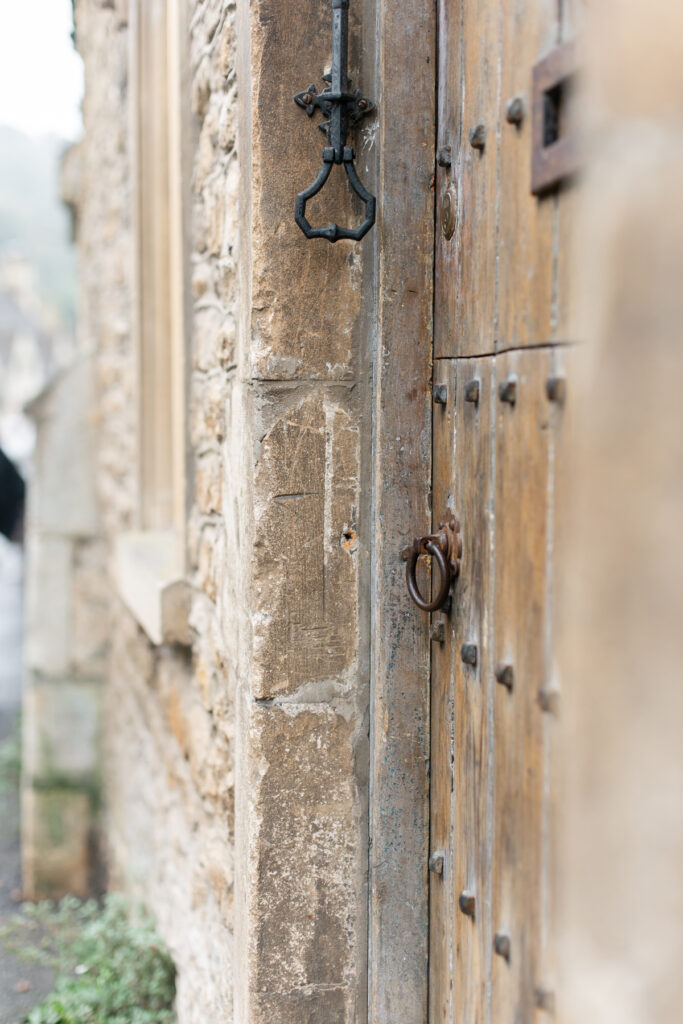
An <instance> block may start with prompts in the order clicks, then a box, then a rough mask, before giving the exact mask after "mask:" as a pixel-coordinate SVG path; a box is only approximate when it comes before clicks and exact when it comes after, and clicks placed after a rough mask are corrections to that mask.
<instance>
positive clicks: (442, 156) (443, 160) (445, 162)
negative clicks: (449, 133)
mask: <svg viewBox="0 0 683 1024" xmlns="http://www.w3.org/2000/svg"><path fill="white" fill-rule="evenodd" d="M436 162H437V164H438V165H439V167H450V166H451V163H452V156H451V147H450V146H442V147H441V149H440V150H439V151H438V153H437V154H436Z"/></svg>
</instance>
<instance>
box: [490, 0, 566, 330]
mask: <svg viewBox="0 0 683 1024" xmlns="http://www.w3.org/2000/svg"><path fill="white" fill-rule="evenodd" d="M502 15H503V17H502V24H503V39H502V60H501V69H502V89H501V104H500V111H499V120H500V196H499V202H500V223H499V249H498V257H499V282H498V289H499V292H498V294H499V299H498V329H497V343H498V347H499V348H503V349H507V348H513V347H517V346H521V345H528V344H538V343H542V342H548V341H550V339H551V335H552V304H553V271H554V263H553V227H554V206H555V204H554V199H553V196H552V195H551V196H549V197H541V198H539V197H537V196H535V195H532V194H531V191H530V186H531V149H532V131H531V104H532V89H531V86H532V68H533V66H534V64H535V63H536V62H537V61H538V60H539V59H540V57H542V56H545V54H546V53H547V52H548V51H549V50H551V49H552V48H553V46H554V45H555V44H556V41H557V32H558V19H557V0H502ZM513 101H521V103H522V105H523V110H524V116H523V117H522V120H521V121H514V120H513V121H510V120H508V113H507V111H508V109H510V108H509V106H508V105H509V104H511V103H512V102H513ZM514 113H515V111H514V110H512V111H511V114H510V116H512V115H514Z"/></svg>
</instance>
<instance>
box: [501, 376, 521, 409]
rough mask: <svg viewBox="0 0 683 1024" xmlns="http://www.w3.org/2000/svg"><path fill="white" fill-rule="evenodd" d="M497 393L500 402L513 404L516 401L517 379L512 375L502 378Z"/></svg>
mask: <svg viewBox="0 0 683 1024" xmlns="http://www.w3.org/2000/svg"><path fill="white" fill-rule="evenodd" d="M498 395H499V397H500V400H501V402H507V404H508V405H514V404H515V402H516V401H517V381H516V379H515V378H514V377H508V379H507V380H504V381H503V382H502V383H501V385H500V387H499V388H498Z"/></svg>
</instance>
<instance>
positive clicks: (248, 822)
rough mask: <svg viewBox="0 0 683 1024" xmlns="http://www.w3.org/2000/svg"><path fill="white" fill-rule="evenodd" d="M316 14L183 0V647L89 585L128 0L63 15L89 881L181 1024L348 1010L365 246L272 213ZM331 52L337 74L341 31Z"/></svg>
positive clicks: (354, 906) (111, 450)
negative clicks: (95, 683) (187, 183)
mask: <svg viewBox="0 0 683 1024" xmlns="http://www.w3.org/2000/svg"><path fill="white" fill-rule="evenodd" d="M318 7H319V9H318V8H316V12H315V16H314V17H313V19H311V17H310V12H309V13H308V14H306V12H303V11H299V10H298V9H293V8H292V6H291V5H289V4H285V3H277V2H275V0H262V2H259V3H257V4H252V5H250V4H248V3H246V2H243V3H241V5H240V11H239V12H238V11H237V10H236V5H235V4H234V3H232V2H227V0H188V4H187V23H188V26H189V28H188V33H187V36H186V39H185V46H186V50H187V59H188V69H187V83H186V84H187V90H186V95H187V99H188V103H191V116H190V118H189V120H188V123H191V128H190V129H189V132H188V137H187V138H186V139H185V140H184V143H183V148H184V151H185V153H186V154H187V155H188V162H189V164H190V167H191V187H190V189H189V190H188V193H189V194H188V202H187V210H186V221H187V232H188V241H187V245H188V265H189V278H190V280H189V288H188V294H189V297H190V301H189V306H190V309H189V316H188V354H187V410H188V417H187V419H188V423H187V447H188V461H187V466H188V488H187V491H188V493H187V508H188V519H187V524H188V525H187V536H186V537H185V538H184V539H185V542H186V548H187V561H188V572H187V578H188V580H189V583H190V585H191V599H190V616H189V623H190V635H191V638H192V642H191V644H189V645H187V646H177V647H170V646H161V647H158V646H154V645H153V644H152V643H151V642H150V641H149V640H148V638H147V637H146V635H145V633H144V631H143V630H142V628H141V627H140V626H139V625H138V623H137V622H136V621H135V620H134V618H133V616H132V615H131V614H130V613H129V612H128V611H127V610H126V608H125V606H124V604H123V602H122V600H121V599H120V596H119V593H118V589H117V586H116V582H115V579H114V575H113V572H112V571H111V559H112V557H113V555H112V552H113V549H114V544H115V541H116V539H117V537H118V536H120V534H121V533H123V532H125V531H126V530H129V529H131V528H132V527H134V526H135V525H136V514H137V513H136V509H137V504H138V495H137V493H136V491H137V486H138V484H137V474H138V469H139V457H140V456H139V451H140V439H139V428H138V424H137V422H136V394H137V386H138V384H139V382H138V381H137V379H136V374H137V370H136V356H135V352H134V343H133V306H132V303H133V294H134V286H135V282H134V280H133V269H132V268H133V265H134V261H133V259H132V253H133V245H134V238H133V227H132V225H133V220H132V217H131V206H132V184H133V183H132V181H131V175H132V166H133V165H132V162H131V148H130V147H131V117H130V110H131V96H130V81H131V78H130V66H129V42H130V40H129V20H128V8H127V3H126V2H125V0H77V3H76V25H77V45H78V48H79V50H80V52H81V54H82V55H83V58H84V61H85V70H86V94H85V102H84V116H85V130H86V137H85V143H84V152H83V171H82V195H81V199H80V202H79V204H78V225H79V227H78V235H79V247H80V253H81V289H82V299H81V316H80V333H81V343H82V345H84V346H90V347H92V348H93V350H94V352H95V363H96V386H97V393H98V403H97V405H98V411H99V418H98V423H97V489H98V495H99V500H100V502H101V508H102V521H103V530H104V535H105V544H106V548H107V552H108V555H107V558H108V562H107V565H108V567H109V568H108V570H107V576H106V592H107V613H106V614H107V618H106V623H107V636H108V640H109V655H108V664H107V673H106V704H105V713H104V743H105V760H104V778H105V780H106V788H105V797H106V803H105V834H106V843H107V851H108V866H109V873H110V884H111V885H112V886H113V887H123V888H125V889H126V890H128V891H130V892H132V893H134V894H137V895H138V896H141V897H143V898H144V899H145V901H146V902H147V903H148V904H149V905H150V907H151V909H152V910H153V911H154V913H155V914H156V915H157V918H158V920H159V925H160V929H161V932H162V934H163V935H164V937H165V939H166V941H167V942H168V943H169V945H170V947H171V949H172V951H173V954H174V956H175V959H176V962H177V964H178V967H179V998H178V1004H179V1006H178V1009H179V1019H180V1022H181V1024H206V1022H207V1021H212V1022H213V1021H216V1022H218V1021H225V1022H226V1024H227V1022H229V1021H232V1020H239V1021H247V1020H249V1021H252V1020H253V1021H264V1022H265V1021H269V1022H270V1021H273V1020H274V1019H277V1020H278V1021H282V1022H285V1021H292V1022H295V1021H296V1022H299V1021H301V1020H303V1019H306V1020H310V1021H325V1024H337V1022H339V1024H340V1022H349V1024H350V1022H352V1021H354V1022H355V1021H358V1020H360V1019H361V1018H362V1015H363V1006H364V1002H365V977H366V959H365V956H366V954H365V946H366V941H367V923H366V911H365V906H366V891H365V877H366V868H367V824H366V822H367V806H366V805H367V775H368V746H367V743H368V740H367V734H368V721H367V685H368V673H367V650H366V648H367V630H366V627H365V625H364V619H363V613H362V601H361V594H362V585H363V580H364V579H366V578H367V577H366V574H367V573H368V571H369V556H368V541H367V537H366V530H367V522H366V520H365V518H364V514H365V510H364V508H363V505H362V500H361V486H360V482H361V478H362V474H363V471H364V470H363V465H364V463H363V459H364V458H367V457H369V451H370V427H369V423H367V422H366V420H365V419H364V416H365V413H364V410H365V408H366V406H367V394H368V392H367V388H368V387H369V375H368V370H367V365H366V353H365V352H364V350H363V348H362V345H361V334H360V329H359V323H360V286H361V280H362V272H363V271H362V261H361V252H362V250H361V249H359V248H357V247H349V246H337V247H334V248H332V247H331V246H329V245H328V243H326V242H322V243H316V244H314V245H311V244H310V243H307V242H306V241H305V239H304V238H303V236H302V235H301V234H300V233H299V230H298V228H297V227H296V226H295V224H294V221H293V205H294V196H295V193H296V191H298V190H300V189H301V188H303V187H305V185H307V184H308V183H309V181H310V180H312V179H313V177H314V176H315V174H316V173H317V169H318V164H319V160H320V147H321V140H322V136H321V134H320V132H318V131H317V129H316V128H315V127H314V126H312V125H311V124H310V123H309V122H308V119H307V118H306V117H305V115H303V114H302V112H301V111H300V110H299V108H297V107H296V106H295V105H294V103H293V102H292V101H291V95H290V93H291V92H293V90H294V86H296V88H297V89H298V88H299V87H300V86H301V87H303V86H306V85H307V84H308V82H309V80H310V78H311V74H313V75H314V76H316V77H317V78H319V76H320V74H321V73H322V72H323V71H324V63H325V60H326V56H325V55H326V53H327V49H328V47H329V31H330V25H329V21H330V17H329V11H328V10H327V7H326V5H318ZM352 51H353V60H355V61H356V62H357V60H358V37H357V33H356V34H355V35H354V41H353V45H352ZM238 65H239V70H238ZM238 81H239V87H240V92H239V95H238V91H237V89H238ZM238 123H239V138H240V142H239V144H238V142H237V137H238ZM238 153H239V158H238ZM332 196H333V198H334V201H336V202H337V203H340V202H342V203H343V202H346V200H345V199H344V196H345V190H343V189H341V187H340V188H339V189H338V191H337V192H336V194H335V192H334V190H333V191H332ZM323 298H324V301H323ZM364 423H365V424H366V425H365V428H364V426H363V425H364ZM363 436H364V437H365V441H366V443H365V444H363V443H362V437H363ZM236 804H237V807H238V810H236ZM276 1007H277V1017H275V1013H276V1009H275V1008H276Z"/></svg>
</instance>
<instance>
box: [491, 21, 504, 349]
mask: <svg viewBox="0 0 683 1024" xmlns="http://www.w3.org/2000/svg"><path fill="white" fill-rule="evenodd" d="M504 33H505V17H504V10H503V3H502V2H501V3H499V5H498V59H497V61H496V72H497V77H496V108H495V109H496V236H495V237H496V252H495V257H496V259H495V268H496V272H495V274H494V300H493V348H494V350H495V351H498V341H499V338H498V330H499V327H500V310H499V308H498V307H499V302H500V224H501V213H500V198H501V191H502V188H501V180H500V175H501V167H502V139H503V133H502V124H501V118H500V108H501V102H502V89H503V46H504V38H505V37H504Z"/></svg>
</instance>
